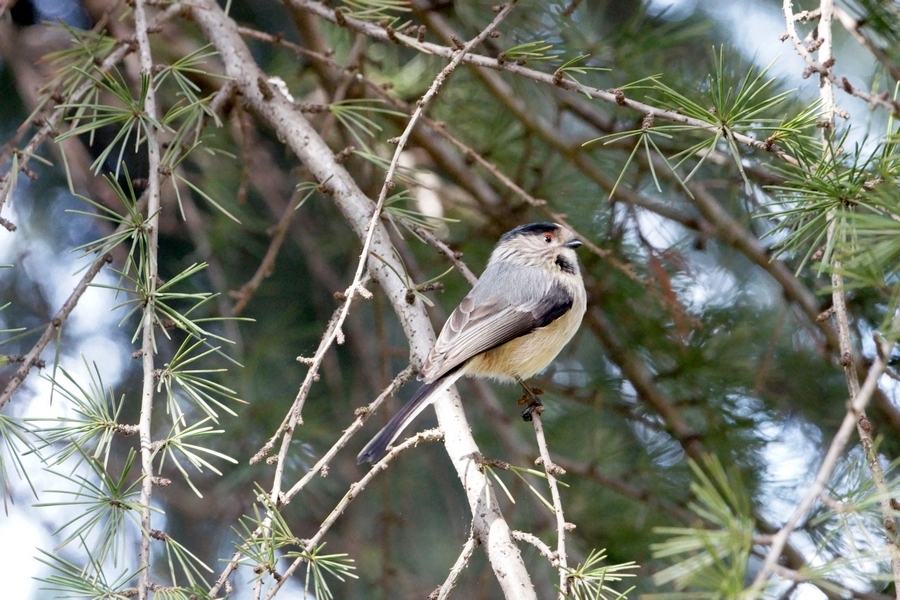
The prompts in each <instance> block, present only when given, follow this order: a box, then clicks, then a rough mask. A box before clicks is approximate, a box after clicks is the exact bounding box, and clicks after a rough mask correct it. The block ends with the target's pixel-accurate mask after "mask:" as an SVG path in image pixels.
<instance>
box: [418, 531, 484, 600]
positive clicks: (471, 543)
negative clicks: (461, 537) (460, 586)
mask: <svg viewBox="0 0 900 600" xmlns="http://www.w3.org/2000/svg"><path fill="white" fill-rule="evenodd" d="M477 546H478V540H476V539H475V536H474V535H472V534H469V539H467V540H466V543H465V544H463V548H462V551H461V552H460V553H459V557H458V558H457V559H456V562H455V563H453V567H452V568H451V569H450V573H449V574H448V575H447V579H446V581H444V584H443V585H442V586H441V587H440V588H439V589H438V590H437V593H436V594H431V596H429V599H430V598H436V600H447V598H449V597H450V592H451V591H453V588H454V587H455V586H456V582H457V580H458V579H459V576H460V575H461V574H462V572H463V570H464V569H465V568H466V566H467V565H468V564H469V560H470V559H471V558H472V554H474V552H475V548H476V547H477Z"/></svg>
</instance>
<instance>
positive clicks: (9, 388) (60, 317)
mask: <svg viewBox="0 0 900 600" xmlns="http://www.w3.org/2000/svg"><path fill="white" fill-rule="evenodd" d="M110 262H112V256H110V255H109V254H104V255H103V256H101V257H100V258H98V259H96V260H95V261H94V263H93V264H92V265H91V267H90V268H89V269H88V270H87V272H86V273H85V274H84V276H83V277H82V278H81V281H79V282H78V285H76V286H75V289H74V290H72V293H71V294H69V297H68V298H66V301H65V302H64V303H63V305H62V307H60V309H59V311H57V313H56V314H55V315H53V318H52V319H50V324H49V325H47V328H46V329H44V333H42V334H41V337H39V338H38V341H36V342H35V343H34V346H32V347H31V350H29V351H28V352H27V353H26V354H25V355H24V356H23V357H22V358H21V361H20V362H21V363H22V364H21V365H19V368H18V369H16V372H15V374H14V375H13V376H12V379H10V381H9V383H7V384H6V388H5V389H4V390H3V393H2V394H0V410H3V407H4V406H6V404H7V403H8V402H9V400H10V398H12V395H13V394H14V393H15V392H16V390H18V389H19V387H20V386H21V385H22V383H23V382H24V381H25V378H26V377H28V373H29V372H30V371H31V368H32V367H34V366H35V365H36V364H37V362H38V359H39V358H40V356H41V352H43V351H44V348H46V347H47V345H48V344H49V343H50V342H51V341H53V338H55V337H56V336H57V334H58V333H59V330H60V328H61V327H62V326H63V323H65V322H66V319H67V318H68V317H69V314H70V313H71V312H72V311H73V310H74V309H75V307H76V306H77V305H78V300H79V299H80V298H81V296H82V294H84V292H85V291H86V290H87V288H88V285H89V284H90V283H91V281H93V279H94V277H96V276H97V274H98V273H99V272H100V269H102V268H103V265H106V264H108V263H110Z"/></svg>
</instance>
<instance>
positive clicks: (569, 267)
mask: <svg viewBox="0 0 900 600" xmlns="http://www.w3.org/2000/svg"><path fill="white" fill-rule="evenodd" d="M556 266H557V267H559V268H560V269H562V270H563V271H564V272H566V273H568V274H569V275H574V274H575V265H573V264H572V263H571V261H570V260H569V259H568V258H566V257H565V256H563V255H562V254H560V255H559V256H557V257H556Z"/></svg>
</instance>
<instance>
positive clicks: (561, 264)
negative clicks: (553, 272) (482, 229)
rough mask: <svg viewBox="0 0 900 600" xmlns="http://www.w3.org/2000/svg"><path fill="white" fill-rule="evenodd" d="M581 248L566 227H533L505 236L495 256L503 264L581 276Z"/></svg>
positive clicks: (521, 228)
mask: <svg viewBox="0 0 900 600" xmlns="http://www.w3.org/2000/svg"><path fill="white" fill-rule="evenodd" d="M579 246H581V241H580V240H579V239H578V238H577V237H575V234H573V233H572V232H571V231H569V230H568V229H566V228H565V227H563V226H562V225H558V224H556V223H529V224H528V225H520V226H519V227H516V228H515V229H513V230H512V231H508V232H506V233H505V234H503V237H501V238H500V241H499V242H498V243H497V247H496V248H495V249H494V254H495V256H496V258H499V259H501V260H512V261H516V262H519V261H522V262H524V263H526V264H538V265H544V266H548V267H550V268H558V269H560V270H561V271H563V272H564V273H567V274H569V275H577V274H578V259H577V257H576V256H575V249H576V248H578V247H579Z"/></svg>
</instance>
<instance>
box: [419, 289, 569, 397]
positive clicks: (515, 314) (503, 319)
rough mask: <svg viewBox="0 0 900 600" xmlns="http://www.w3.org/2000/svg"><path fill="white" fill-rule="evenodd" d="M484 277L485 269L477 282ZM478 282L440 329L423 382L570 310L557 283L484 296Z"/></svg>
mask: <svg viewBox="0 0 900 600" xmlns="http://www.w3.org/2000/svg"><path fill="white" fill-rule="evenodd" d="M488 275H489V273H487V272H485V275H483V276H482V280H483V279H484V278H485V276H488ZM480 283H481V280H479V282H478V284H480ZM495 283H496V282H495ZM478 284H476V286H475V287H474V288H472V291H471V292H470V293H469V295H468V296H466V297H465V298H464V299H463V301H462V302H460V304H459V306H458V307H456V310H454V311H453V314H451V315H450V318H449V319H447V323H446V324H445V325H444V328H443V329H442V330H441V333H440V335H439V336H438V339H437V341H436V342H435V345H434V348H433V349H432V350H431V352H430V353H429V355H428V358H427V360H426V361H425V365H424V366H423V368H422V379H424V380H425V381H426V382H430V381H434V380H436V379H437V378H439V377H441V376H443V375H445V374H447V373H449V372H451V371H452V370H454V369H455V368H457V367H459V366H460V365H462V364H463V363H465V362H466V361H467V360H468V359H470V358H472V357H473V356H476V355H478V354H481V353H482V352H485V351H487V350H490V349H492V348H496V347H498V346H501V345H503V344H505V343H507V342H509V341H512V340H514V339H516V338H517V337H519V336H522V335H525V334H527V333H530V332H532V331H534V330H535V329H537V328H538V327H544V326H545V325H549V324H550V323H552V322H553V321H555V320H556V319H558V318H559V317H561V316H562V315H564V314H565V313H566V312H567V311H568V310H569V309H570V308H572V302H573V298H572V295H571V294H570V293H569V292H567V291H566V289H565V288H564V287H563V286H561V285H559V284H558V283H553V284H551V285H547V284H543V285H541V284H538V285H537V286H536V287H538V288H539V289H533V290H531V293H530V294H523V293H522V290H521V288H519V289H517V290H515V292H513V293H509V294H499V293H494V294H491V295H485V294H484V290H485V286H481V287H479V285H478ZM494 287H495V289H497V286H494ZM541 288H542V289H541ZM499 289H500V290H502V289H503V286H500V287H499Z"/></svg>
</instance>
